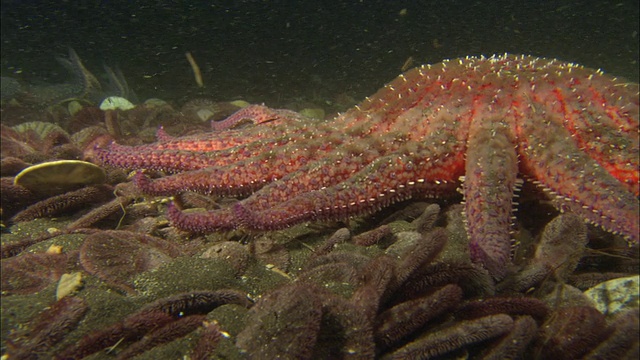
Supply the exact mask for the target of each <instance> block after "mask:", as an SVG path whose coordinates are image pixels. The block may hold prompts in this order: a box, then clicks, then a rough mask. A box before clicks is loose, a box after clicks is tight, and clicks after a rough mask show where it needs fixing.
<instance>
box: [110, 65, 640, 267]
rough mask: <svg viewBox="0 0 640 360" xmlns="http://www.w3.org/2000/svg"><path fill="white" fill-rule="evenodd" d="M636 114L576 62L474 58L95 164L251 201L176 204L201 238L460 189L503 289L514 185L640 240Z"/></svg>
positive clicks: (113, 153) (473, 245)
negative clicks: (537, 190)
mask: <svg viewBox="0 0 640 360" xmlns="http://www.w3.org/2000/svg"><path fill="white" fill-rule="evenodd" d="M638 103H639V101H638V84H632V83H628V82H626V81H624V80H622V79H616V78H613V77H610V76H606V75H604V74H602V72H600V71H595V70H591V69H587V68H583V67H581V66H578V65H575V64H570V63H565V62H561V61H558V60H551V59H543V58H535V57H531V56H512V55H504V56H494V57H491V58H484V57H468V58H462V59H455V60H450V61H444V62H441V63H439V64H435V65H426V66H422V67H419V68H416V69H413V70H410V71H408V72H407V73H405V74H403V75H400V76H399V77H398V78H396V79H395V80H394V81H392V82H391V83H389V84H387V85H386V86H385V87H384V88H382V89H381V90H379V91H378V92H377V93H376V94H375V95H373V96H372V97H370V98H367V99H366V100H365V101H364V102H363V103H361V104H360V105H358V106H356V107H355V108H353V109H351V110H349V111H347V112H346V113H344V114H341V115H339V116H337V117H336V118H335V119H333V120H332V121H328V122H321V121H313V120H309V119H305V118H303V117H302V116H299V115H295V113H291V112H278V111H274V110H270V109H267V108H261V107H252V108H251V112H254V115H251V116H250V117H251V120H253V122H254V123H255V124H258V125H256V126H253V127H249V128H244V129H236V130H225V131H221V132H216V133H211V134H206V135H198V136H190V137H184V138H175V139H169V138H167V137H166V136H165V137H163V138H162V140H161V141H159V142H158V143H155V144H150V145H145V146H138V147H126V146H120V145H112V146H111V147H110V148H109V149H101V150H99V151H98V154H99V156H100V159H101V160H102V161H103V162H104V163H106V164H110V165H115V166H120V167H125V168H134V169H158V170H164V171H168V172H178V174H175V175H172V176H167V177H163V178H159V179H155V180H151V179H149V178H147V177H146V176H145V175H143V174H138V175H137V176H136V182H137V184H138V185H139V186H140V187H141V188H142V190H144V191H145V192H148V193H150V194H168V195H171V194H176V193H180V192H184V191H199V192H204V193H211V194H215V195H231V196H237V195H249V194H250V196H249V197H247V198H246V199H244V200H241V201H240V202H238V203H236V204H235V205H234V206H231V207H228V208H224V209H220V210H213V211H208V212H193V211H192V212H184V211H182V210H180V209H179V208H178V207H177V206H175V205H173V206H172V207H171V208H170V210H169V218H170V219H171V221H172V223H173V224H174V225H175V226H176V227H179V228H181V229H185V230H189V231H194V232H212V231H219V230H228V229H233V228H236V227H246V228H250V229H260V230H270V229H279V228H283V227H286V226H290V225H292V224H296V223H300V222H304V221H308V220H318V219H319V220H337V219H345V218H348V217H350V216H355V215H361V214H367V213H372V212H375V211H377V210H379V209H380V208H382V207H385V206H388V205H389V204H391V203H394V202H397V201H400V200H405V199H408V198H416V197H435V196H444V195H447V194H452V193H455V191H456V189H457V188H459V187H460V186H461V185H462V191H463V193H464V198H465V215H466V219H467V226H468V234H469V238H470V250H471V256H472V258H473V260H474V261H475V262H477V263H480V264H482V265H484V266H485V267H486V268H487V269H488V270H489V271H490V272H491V273H492V274H493V275H494V276H495V277H497V278H500V277H503V276H504V275H505V271H506V267H505V265H506V264H508V263H509V256H510V244H511V237H510V233H509V232H510V224H511V217H512V215H513V203H512V199H513V198H514V192H515V191H516V190H517V188H518V184H519V182H520V181H521V180H519V179H518V177H522V178H525V179H529V180H532V181H533V182H535V183H536V184H538V185H539V186H540V187H542V188H543V189H544V190H545V191H546V192H548V194H549V195H551V196H550V197H551V200H552V201H553V203H554V204H555V205H556V206H557V207H558V208H559V209H560V210H561V211H570V212H574V213H576V214H577V215H578V216H580V217H581V218H582V219H583V220H585V221H588V222H590V223H594V224H597V225H599V226H602V227H603V228H605V229H606V230H609V231H611V232H614V233H620V234H622V235H623V236H624V237H626V238H627V239H628V240H629V241H630V242H632V243H637V242H638V238H639V236H638V232H639V224H638V222H639V221H638V212H639V204H638V199H637V196H638V194H639V190H638V189H639V188H638V186H639V184H638V179H639V174H638V165H639V160H638V151H639V146H638ZM265 114H271V115H273V114H276V116H275V118H273V116H266V117H265V116H263V115H265ZM242 116H244V115H242ZM237 117H238V115H235V118H237ZM264 119H269V120H273V121H270V122H264ZM461 180H463V183H462V184H461V183H460V182H461Z"/></svg>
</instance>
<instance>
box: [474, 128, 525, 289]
mask: <svg viewBox="0 0 640 360" xmlns="http://www.w3.org/2000/svg"><path fill="white" fill-rule="evenodd" d="M474 125H475V127H474V128H473V129H472V130H471V131H470V134H469V140H468V149H470V150H469V151H468V152H467V161H466V165H465V167H466V171H465V180H464V197H465V202H466V203H465V212H466V217H467V227H468V228H467V232H468V235H469V240H470V253H471V258H472V260H473V261H475V262H478V263H481V264H483V265H484V266H485V267H486V268H487V269H488V270H489V271H490V272H491V274H493V275H494V276H495V277H497V278H501V277H503V276H504V275H505V273H506V270H507V269H506V265H507V264H509V263H510V252H511V249H510V245H511V235H510V232H509V229H510V226H511V222H510V220H511V216H512V208H513V206H512V204H513V202H512V201H513V193H514V190H515V187H516V181H517V179H516V175H517V174H518V158H517V155H516V150H515V145H514V143H513V141H512V140H511V136H510V135H509V128H508V127H507V125H506V124H505V123H503V122H501V121H499V120H495V121H488V120H487V119H484V120H483V121H482V122H480V121H478V122H476V123H474ZM471 149H473V150H471Z"/></svg>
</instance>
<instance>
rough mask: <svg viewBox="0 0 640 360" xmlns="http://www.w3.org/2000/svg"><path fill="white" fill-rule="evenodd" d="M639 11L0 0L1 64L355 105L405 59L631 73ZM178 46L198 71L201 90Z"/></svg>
mask: <svg viewBox="0 0 640 360" xmlns="http://www.w3.org/2000/svg"><path fill="white" fill-rule="evenodd" d="M194 4H197V5H194ZM205 4H207V5H205ZM638 7H639V5H638V1H637V0H629V1H621V0H618V1H415V0H414V1H388V0H387V1H382V0H378V1H370V0H354V1H335V0H334V1H282V0H280V1H278V0H276V1H258V0H253V1H252V0H245V1H241V0H237V1H210V2H206V1H197V2H194V1H132V2H125V1H24V0H23V1H10V0H3V1H2V18H1V26H2V56H1V58H2V59H1V70H2V74H3V75H5V76H16V77H19V78H21V79H23V80H26V81H30V82H38V81H44V82H61V81H65V80H66V79H68V77H69V74H68V73H67V72H66V71H65V69H64V68H63V67H61V66H60V65H59V64H58V63H57V62H56V61H55V60H54V58H55V57H56V56H60V55H66V54H67V47H73V48H74V49H76V51H77V52H78V54H79V56H80V57H81V58H82V59H83V60H84V61H85V63H86V65H87V67H88V68H89V69H91V70H92V71H93V72H95V73H96V75H98V74H100V73H101V72H102V66H103V64H108V65H111V66H114V65H117V66H119V67H120V68H121V69H122V71H123V72H124V74H125V75H126V76H127V79H128V81H129V83H130V85H131V86H132V87H133V88H134V90H135V91H136V92H137V93H138V95H139V97H140V98H141V99H145V98H149V97H159V98H163V99H167V100H169V99H171V100H177V101H180V100H181V99H187V98H193V97H196V96H207V97H211V98H214V99H216V100H230V99H237V98H243V99H246V100H249V101H251V102H266V103H267V104H268V105H272V106H278V105H283V104H286V103H287V102H291V101H295V100H306V101H313V102H316V103H320V105H322V104H321V102H323V101H332V100H333V99H335V98H336V97H337V96H338V95H348V96H351V97H353V98H355V99H357V100H359V99H361V98H362V97H364V96H366V95H369V94H372V93H373V92H374V91H375V90H376V89H378V88H379V87H381V86H382V85H383V84H384V83H385V82H387V81H389V80H390V79H392V78H393V77H395V76H396V75H397V74H399V73H400V69H401V67H402V66H403V64H404V63H405V61H406V60H407V59H408V58H410V57H412V58H413V59H414V60H415V63H414V64H415V65H419V64H420V63H433V62H438V61H440V60H442V59H444V58H452V57H459V56H465V55H479V54H485V55H490V54H493V53H504V52H510V53H526V54H533V55H536V56H544V57H556V58H560V59H562V60H566V61H572V62H576V63H581V64H584V65H587V66H589V67H594V68H601V69H603V70H605V71H606V72H608V73H611V74H614V75H618V76H624V77H626V78H628V79H630V80H632V81H636V82H637V81H638V78H639V71H638V56H639V51H638V28H639V20H638V19H639V15H638V14H639V9H638ZM187 51H190V52H191V53H192V54H193V56H194V58H195V59H196V61H197V62H198V64H199V65H200V67H201V69H202V72H203V78H204V83H205V87H204V88H203V89H200V88H198V87H197V86H196V84H195V81H194V79H193V74H192V72H191V68H190V67H189V64H188V63H187V60H186V58H185V52H187Z"/></svg>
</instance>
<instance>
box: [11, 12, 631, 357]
mask: <svg viewBox="0 0 640 360" xmlns="http://www.w3.org/2000/svg"><path fill="white" fill-rule="evenodd" d="M302 3H304V4H302ZM638 6H639V5H638V3H637V1H584V2H581V1H575V2H573V1H568V2H564V1H548V2H546V1H545V2H520V3H518V2H511V1H486V2H485V1H393V2H390V1H382V0H379V1H332V2H328V1H327V2H324V1H322V2H301V4H297V3H296V2H287V1H257V0H256V1H251V0H248V1H240V0H239V1H222V2H213V3H212V4H207V5H203V4H197V5H196V4H192V3H191V2H188V1H184V2H171V1H159V2H158V1H140V2H130V3H125V2H122V3H119V2H102V1H95V2H82V4H76V3H75V2H68V3H62V4H60V3H58V2H46V1H42V2H22V1H9V0H3V1H2V18H1V24H2V25H1V26H2V33H1V39H2V42H1V44H2V51H1V57H0V70H1V71H2V76H10V77H15V78H17V79H20V81H24V82H26V83H30V84H53V83H65V82H68V81H70V79H69V73H68V72H67V71H66V70H65V69H64V68H63V67H62V66H60V64H58V63H57V62H56V61H55V60H54V59H55V57H56V56H63V57H64V56H66V54H67V53H68V50H67V49H68V48H69V47H71V48H73V49H75V50H76V51H77V52H78V54H79V56H80V58H81V59H82V60H83V61H84V63H85V65H86V66H87V68H89V69H90V70H92V71H94V72H95V73H96V75H98V77H100V79H101V80H104V74H102V73H101V69H102V66H103V65H104V64H107V65H110V66H116V65H117V66H118V67H119V68H120V69H121V70H122V71H123V73H124V75H125V77H126V79H127V81H128V83H129V87H130V88H131V89H132V90H133V91H134V92H135V94H136V95H137V98H138V99H139V101H143V100H145V99H148V98H160V99H163V100H165V101H167V102H169V103H171V104H173V105H174V106H175V107H180V106H181V105H183V104H184V103H186V102H188V101H189V100H192V99H196V98H205V99H210V100H211V101H220V102H222V101H231V100H238V99H242V100H245V101H248V102H249V103H257V104H259V103H265V104H266V105H268V106H271V107H279V108H291V109H294V110H300V109H303V108H322V109H323V110H324V111H325V113H326V114H334V113H336V112H339V111H344V110H346V109H347V108H348V107H349V106H351V105H353V104H355V103H357V102H358V101H360V100H362V99H363V98H364V97H365V96H367V95H370V94H372V93H374V92H375V91H376V90H377V89H378V88H380V87H381V86H382V85H384V83H386V82H387V81H389V80H391V79H393V78H394V77H395V76H397V75H398V74H399V73H400V72H401V69H402V68H403V65H405V64H406V63H411V64H413V65H415V66H417V65H419V64H422V63H436V62H439V61H441V60H442V59H446V58H456V57H460V56H466V55H491V54H494V53H497V54H502V53H505V52H507V53H517V54H531V55H535V56H541V57H551V58H558V59H561V60H564V61H570V62H575V63H580V64H583V65H585V66H588V67H592V68H599V69H602V70H604V71H605V72H606V73H609V74H613V75H617V76H621V77H625V78H627V79H628V80H630V81H632V82H638V79H639V78H640V72H639V64H638V59H639V54H640V53H639V45H638V29H639V26H640V24H639V9H638ZM185 52H191V53H192V54H193V56H194V58H195V59H196V60H197V62H198V64H199V65H200V68H201V70H202V77H203V81H204V87H202V88H201V87H198V86H197V84H196V83H195V81H194V78H193V74H192V71H191V67H190V66H189V64H188V62H187V61H186V59H185ZM410 59H411V60H410ZM11 125H15V124H11ZM458 200H459V199H458ZM455 201H456V200H455V199H454V200H452V201H450V202H448V201H442V202H440V204H441V207H446V206H448V205H451V204H453V203H455ZM407 205H408V204H401V205H397V206H395V207H394V208H393V209H390V210H387V211H386V212H384V213H383V214H379V215H378V216H375V217H372V218H364V219H354V220H353V221H352V222H350V223H348V224H335V223H332V224H315V223H312V224H303V225H299V226H296V227H294V228H292V229H288V230H283V231H278V232H275V233H272V234H270V235H269V236H272V237H273V239H275V240H273V241H275V242H276V243H278V244H282V245H283V246H284V247H285V248H286V252H287V253H288V255H289V257H290V260H289V262H286V264H287V265H286V266H287V269H288V270H285V271H284V273H288V275H283V273H281V272H279V271H277V270H278V269H277V267H276V271H274V269H273V268H272V267H271V266H266V265H267V263H268V261H265V260H256V259H251V260H250V261H249V263H248V265H247V267H246V269H245V270H244V271H243V272H242V274H241V275H238V274H237V273H234V271H233V269H232V267H231V266H230V265H229V264H228V263H226V262H224V261H223V260H211V259H200V258H199V256H198V255H199V254H195V253H193V254H192V253H189V254H185V255H183V256H179V257H177V258H175V259H173V260H172V261H171V262H170V263H169V264H166V265H163V266H162V267H160V268H159V269H156V270H154V271H152V272H147V273H143V274H140V275H137V276H136V277H135V280H134V281H133V282H134V283H135V288H136V289H135V290H136V292H137V295H135V296H133V295H131V294H129V295H127V294H126V293H125V292H123V291H122V290H121V289H114V288H113V287H112V286H109V285H108V284H106V283H105V282H104V281H101V280H99V279H98V278H97V277H95V276H91V275H86V276H84V277H83V280H84V285H83V287H82V288H80V289H79V290H78V292H77V294H76V296H81V297H83V298H85V299H86V301H87V302H88V304H89V307H90V309H91V310H90V311H91V312H90V313H89V315H88V316H87V317H86V319H85V320H84V321H83V322H81V323H80V325H79V326H78V328H77V329H76V330H75V331H74V332H72V333H71V334H70V335H69V336H68V337H66V338H65V339H64V340H63V341H62V343H61V344H63V346H61V347H64V345H68V344H72V343H74V342H75V341H77V339H79V338H80V336H82V335H84V334H86V333H87V332H88V331H90V330H93V329H99V328H103V327H105V326H108V325H111V324H113V323H114V322H116V321H119V320H121V319H122V318H123V317H124V316H125V315H126V314H129V313H131V312H132V311H134V310H135V309H137V308H139V307H140V306H141V305H142V304H145V303H147V302H149V301H151V300H154V299H158V298H162V297H164V296H168V295H171V294H175V293H180V292H188V291H192V290H194V289H205V288H206V289H220V288H233V289H237V290H241V291H245V292H247V293H248V294H249V295H250V296H251V297H252V298H258V297H260V295H261V294H263V293H264V292H265V291H267V290H269V289H273V288H274V287H277V286H279V285H282V284H285V283H287V282H289V281H290V279H288V278H287V277H288V276H293V277H295V276H296V274H297V273H298V272H299V269H300V268H302V267H303V265H304V263H305V261H307V259H308V257H309V255H310V253H311V250H310V249H311V248H314V247H317V246H320V245H321V244H322V242H323V241H324V240H325V239H326V238H328V237H329V236H330V235H331V234H333V233H334V232H335V231H336V230H337V229H338V228H340V227H343V226H347V227H349V228H350V229H351V231H352V233H354V234H357V233H359V232H363V231H365V230H370V229H372V228H375V227H376V224H377V223H376V222H377V221H380V219H382V218H383V217H384V216H386V215H389V214H391V213H393V212H394V211H395V210H400V209H401V208H402V207H403V206H407ZM164 206H165V204H162V205H160V207H159V211H158V213H159V215H158V219H162V216H163V211H164ZM534 208H536V209H538V208H537V207H535V206H534ZM543 209H545V211H546V209H547V208H546V207H543ZM525 210H526V209H525ZM74 216H75V217H74ZM77 216H78V214H75V215H71V216H70V217H64V216H63V217H58V218H55V219H38V220H35V221H32V222H28V223H20V224H10V223H7V224H5V225H6V226H4V227H3V228H2V231H3V232H2V244H3V245H4V244H6V243H10V242H12V241H15V240H16V239H19V238H21V237H24V236H29V235H32V234H40V233H44V232H47V231H49V232H50V231H53V230H52V229H62V228H64V227H65V226H66V224H68V223H70V222H71V221H73V220H74V218H77ZM442 216H444V215H441V217H442ZM518 216H519V221H520V222H521V223H524V224H526V226H527V229H526V234H525V235H524V237H525V238H532V237H535V236H536V235H538V234H539V233H540V231H541V229H542V227H543V226H544V224H545V223H546V222H547V221H549V220H551V218H552V217H553V214H552V213H550V212H546V213H544V214H543V215H542V216H540V217H538V212H536V211H531V212H530V213H527V212H526V211H525V212H524V213H523V212H522V211H520V212H519V213H518ZM159 221H160V220H159ZM394 226H397V227H398V228H397V229H396V231H400V230H402V229H403V226H407V229H410V226H409V225H408V222H402V221H400V222H398V223H397V224H396V225H394ZM591 232H592V233H595V234H598V236H599V235H601V234H600V232H598V231H594V230H592V231H591ZM531 234H533V235H531ZM602 236H604V237H605V238H607V237H608V235H606V234H605V235H602ZM85 237H86V235H83V234H76V235H64V236H61V237H56V238H53V239H51V240H47V241H44V242H42V243H39V244H37V245H34V246H32V247H29V248H28V251H32V252H42V251H45V250H47V249H48V248H49V247H50V246H51V245H52V244H55V245H60V246H62V249H63V251H65V252H72V251H73V250H76V249H78V248H79V247H80V245H81V244H82V241H83V240H84V238H85ZM223 240H232V241H240V242H241V243H243V244H247V243H248V242H250V241H251V236H248V235H246V234H241V233H236V232H232V233H223V234H211V235H207V236H205V237H201V238H197V239H195V240H193V239H185V242H184V243H183V244H181V245H182V246H184V247H185V248H186V247H188V244H189V241H193V242H194V248H197V249H199V250H203V249H206V248H207V245H211V244H215V243H217V242H220V241H223ZM340 251H344V252H349V251H353V252H362V253H364V254H366V255H368V256H374V255H377V254H380V253H382V251H383V250H382V249H380V248H376V247H375V246H374V247H367V248H363V247H357V246H355V245H352V244H344V245H343V247H342V248H341V249H340ZM523 256H524V255H523ZM636 260H637V258H636ZM3 261H4V260H3ZM635 264H636V265H635V266H636V267H635V269H636V271H637V262H636V263H635ZM283 266H284V265H283ZM56 285H57V283H56V282H55V281H53V282H51V284H50V285H49V286H47V287H46V288H44V289H43V290H40V291H39V292H37V293H35V294H25V295H20V294H12V295H5V293H4V292H3V294H2V323H1V325H2V330H1V331H2V334H1V338H2V347H1V350H2V352H3V353H5V351H6V350H7V343H6V341H7V339H8V334H9V333H12V332H14V331H16V330H20V329H22V328H24V327H27V328H28V325H29V320H30V319H32V318H33V317H34V316H36V315H37V314H38V313H39V312H40V311H42V310H43V309H44V308H45V307H46V306H48V305H50V304H51V303H52V301H53V299H55V291H56ZM335 288H336V289H334V290H335V291H343V289H340V287H339V286H338V285H336V286H335ZM347 292H348V291H347ZM245 313H246V310H244V309H241V308H240V307H237V306H225V307H222V308H219V309H217V310H214V312H212V313H210V314H209V315H208V318H209V319H216V320H217V321H219V322H220V323H221V324H223V326H224V327H225V330H228V331H229V332H230V333H234V332H237V331H239V328H241V327H242V324H243V321H244V320H243V319H244V318H243V317H244V316H245ZM190 340H192V339H190V338H189V336H187V337H186V338H182V339H181V340H177V341H174V342H172V343H171V344H170V345H168V346H165V347H164V348H159V349H155V350H154V351H155V352H148V353H146V354H144V355H142V356H140V357H139V358H148V359H158V358H176V357H174V356H176V355H177V354H186V353H188V351H189V349H190V347H191V346H192V345H193V344H192V343H191V342H190ZM221 346H222V347H229V346H231V345H230V343H229V342H224V341H223V342H222V344H221ZM224 351H227V352H225V353H226V354H235V353H234V352H233V350H228V349H227V350H224ZM228 356H232V355H228ZM41 358H47V357H46V355H43V357H41ZM94 358H113V357H112V356H111V355H107V354H105V353H99V354H98V355H94ZM9 359H11V357H9Z"/></svg>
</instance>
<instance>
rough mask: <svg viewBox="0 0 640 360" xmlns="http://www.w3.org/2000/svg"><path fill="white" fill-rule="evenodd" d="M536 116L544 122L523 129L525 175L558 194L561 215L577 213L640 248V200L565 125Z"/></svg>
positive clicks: (527, 123)
mask: <svg viewBox="0 0 640 360" xmlns="http://www.w3.org/2000/svg"><path fill="white" fill-rule="evenodd" d="M533 116H538V117H539V118H537V119H535V121H523V122H522V124H521V131H522V133H521V134H520V135H519V140H520V144H519V152H520V154H521V157H522V166H521V168H522V172H523V173H524V174H526V175H528V176H530V177H532V178H533V179H534V180H537V181H539V184H540V185H542V186H543V187H544V188H546V189H547V190H548V191H549V192H550V193H551V194H550V195H552V196H554V195H555V198H552V200H554V202H555V204H556V206H557V207H558V208H559V209H560V210H561V211H572V212H574V213H576V214H578V215H579V216H580V217H581V218H583V219H585V220H587V221H588V222H590V223H593V224H596V225H599V226H601V227H603V228H604V229H605V230H608V231H611V232H614V233H620V234H623V235H624V236H625V237H627V238H628V239H629V240H630V241H631V242H633V243H638V240H639V235H638V233H639V232H640V226H639V222H640V220H639V213H640V206H639V203H638V199H637V198H636V197H635V195H634V194H633V193H632V192H630V191H628V190H627V189H626V186H625V185H624V184H623V183H621V182H620V181H618V180H617V179H616V178H615V177H613V176H612V175H611V174H610V173H609V172H607V171H606V169H604V168H603V167H602V166H600V165H599V164H598V163H597V162H596V161H595V160H594V159H593V158H592V157H590V156H589V155H588V154H586V153H585V152H584V151H582V150H581V149H580V148H579V147H578V146H577V145H576V144H575V142H574V141H573V140H572V136H571V134H570V133H569V132H568V131H567V130H566V129H565V128H564V127H563V126H560V125H559V124H558V123H557V122H555V121H552V120H548V119H545V118H544V116H545V115H544V113H543V112H537V113H535V114H534V115H533ZM636 156H637V155H636Z"/></svg>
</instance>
